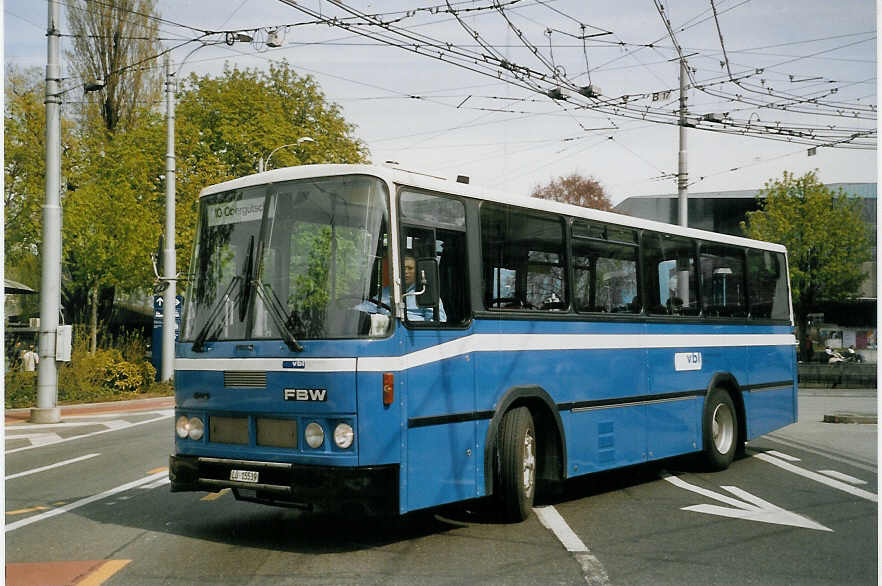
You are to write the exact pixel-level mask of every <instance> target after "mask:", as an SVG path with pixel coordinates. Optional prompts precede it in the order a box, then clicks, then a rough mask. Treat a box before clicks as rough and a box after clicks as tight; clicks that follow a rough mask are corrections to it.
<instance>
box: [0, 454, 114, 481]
mask: <svg viewBox="0 0 882 586" xmlns="http://www.w3.org/2000/svg"><path fill="white" fill-rule="evenodd" d="M100 455H101V454H86V455H85V456H80V457H79V458H72V459H70V460H64V461H63V462H56V463H55V464H49V465H48V466H41V467H39V468H33V469H31V470H26V471H24V472H19V473H18V474H10V475H9V476H7V477H6V478H5V480H12V479H13V478H19V477H21V476H28V475H30V474H36V473H37V472H44V471H46V470H51V469H53V468H59V467H61V466H67V465H68V464H73V463H74V462H82V461H83V460H88V459H89V458H94V457H95V456H100Z"/></svg>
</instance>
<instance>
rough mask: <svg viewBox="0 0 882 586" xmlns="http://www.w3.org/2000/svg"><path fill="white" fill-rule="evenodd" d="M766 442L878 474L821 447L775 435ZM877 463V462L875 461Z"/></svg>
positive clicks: (870, 466)
mask: <svg viewBox="0 0 882 586" xmlns="http://www.w3.org/2000/svg"><path fill="white" fill-rule="evenodd" d="M762 439H764V440H769V441H771V442H775V443H777V444H781V445H784V446H787V447H788V448H794V449H797V450H801V451H803V452H808V453H809V454H815V455H816V456H823V457H825V458H827V459H830V460H833V461H835V462H841V463H843V464H848V465H849V466H854V467H855V468H859V469H861V470H866V471H867V472H872V473H874V474H875V473H876V469H877V468H876V466H875V465H874V464H872V463H871V462H867V461H861V460H858V459H856V458H855V457H854V456H851V457H844V456H842V455H841V454H834V453H832V452H830V451H827V450H824V449H822V448H821V447H817V446H815V447H813V446H810V445H807V444H803V443H801V442H796V441H791V440H786V439H784V438H781V437H778V436H776V435H775V434H771V433H769V434H766V435H764V436H763V437H762ZM874 462H875V460H874ZM880 567H882V566H880Z"/></svg>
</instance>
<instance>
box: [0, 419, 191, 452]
mask: <svg viewBox="0 0 882 586" xmlns="http://www.w3.org/2000/svg"><path fill="white" fill-rule="evenodd" d="M173 415H174V411H172V412H170V413H168V414H167V415H162V416H160V417H154V418H153V419H147V420H144V421H139V422H137V423H133V424H131V425H129V426H128V427H125V428H124V429H131V428H133V427H137V426H138V425H145V424H147V423H153V422H155V421H160V420H162V419H168V418H170V417H172V416H173ZM112 431H117V430H116V429H102V430H101V431H93V432H92V433H84V434H82V435H75V436H72V437H68V438H64V439H61V438H59V439H58V441H51V442H46V443H43V444H40V445H30V446H25V447H23V448H16V449H14V450H6V452H4V453H6V454H14V453H16V452H23V451H25V450H32V449H34V448H41V447H43V446H51V445H54V444H60V443H64V442H72V441H74V440H78V439H82V438H84V437H93V436H96V435H101V434H103V433H110V432H112ZM16 437H23V436H14V435H7V436H6V439H7V440H9V439H15V438H16Z"/></svg>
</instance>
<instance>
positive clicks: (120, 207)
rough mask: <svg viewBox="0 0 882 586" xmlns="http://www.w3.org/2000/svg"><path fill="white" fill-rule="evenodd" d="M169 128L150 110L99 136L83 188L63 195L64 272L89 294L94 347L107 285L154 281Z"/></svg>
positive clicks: (130, 287)
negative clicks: (123, 127) (101, 299)
mask: <svg viewBox="0 0 882 586" xmlns="http://www.w3.org/2000/svg"><path fill="white" fill-rule="evenodd" d="M164 131H165V121H164V120H163V119H162V118H161V117H160V116H158V115H157V114H156V113H154V112H150V111H143V112H140V113H139V114H138V116H137V122H136V123H134V124H131V125H130V126H129V128H128V130H127V131H126V132H121V133H119V134H117V135H116V136H115V137H114V138H113V140H103V139H102V138H100V137H98V138H97V139H96V143H95V144H90V146H91V147H92V148H89V149H86V152H85V153H84V157H83V167H84V172H83V173H81V174H80V177H79V179H78V182H77V186H76V189H74V190H72V191H69V192H68V194H67V195H66V196H65V199H64V210H65V213H64V225H63V236H62V240H63V255H64V256H63V258H64V271H65V276H66V277H68V279H67V281H68V283H71V284H73V286H74V288H77V289H79V290H82V291H84V292H85V293H86V300H87V306H88V314H89V315H88V320H89V333H90V350H91V351H92V352H94V351H95V349H96V348H97V335H98V334H97V333H98V305H99V294H100V292H101V290H102V289H105V288H114V289H116V290H117V291H120V292H130V291H135V290H138V289H145V288H147V286H149V284H150V283H151V281H152V280H153V271H152V268H151V264H150V256H149V255H150V252H151V251H152V249H153V248H154V247H155V246H156V242H157V240H158V238H159V234H160V231H161V230H160V229H161V222H162V217H163V214H162V203H161V202H162V197H161V196H162V193H163V186H162V173H163V169H164V166H165V161H164V153H165V143H164V141H163V138H164ZM93 138H94V136H93ZM87 142H88V141H87ZM99 147H100V148H99Z"/></svg>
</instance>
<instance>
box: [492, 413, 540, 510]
mask: <svg viewBox="0 0 882 586" xmlns="http://www.w3.org/2000/svg"><path fill="white" fill-rule="evenodd" d="M498 449H499V504H500V508H501V513H502V516H503V520H505V521H506V522H509V523H519V522H521V521H523V520H525V519H526V518H527V517H529V516H530V510H531V509H532V508H533V495H534V494H535V492H536V430H535V427H534V426H533V417H532V416H531V415H530V410H529V409H527V408H526V407H518V408H516V409H512V410H511V411H509V412H507V413H506V414H505V416H504V417H503V418H502V425H501V431H500V435H499V443H498Z"/></svg>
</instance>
